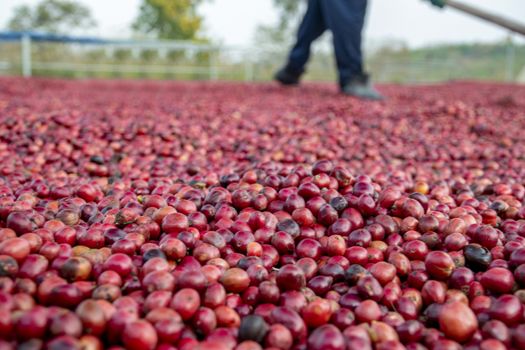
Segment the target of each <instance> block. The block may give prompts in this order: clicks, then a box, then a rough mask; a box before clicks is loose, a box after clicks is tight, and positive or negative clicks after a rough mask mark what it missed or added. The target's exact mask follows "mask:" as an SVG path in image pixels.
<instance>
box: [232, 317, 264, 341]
mask: <svg viewBox="0 0 525 350" xmlns="http://www.w3.org/2000/svg"><path fill="white" fill-rule="evenodd" d="M267 332H268V324H267V323H266V322H265V321H264V319H263V318H262V317H261V316H257V315H250V316H246V317H243V318H242V319H241V325H240V327H239V340H241V341H243V340H253V341H255V342H257V343H261V342H262V341H263V340H264V338H265V336H266V334H267Z"/></svg>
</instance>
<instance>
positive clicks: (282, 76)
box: [274, 66, 303, 85]
mask: <svg viewBox="0 0 525 350" xmlns="http://www.w3.org/2000/svg"><path fill="white" fill-rule="evenodd" d="M302 74H303V72H302V71H294V70H292V69H290V68H289V67H287V66H285V67H283V68H281V69H279V70H278V71H277V73H275V75H274V79H275V80H277V81H278V82H279V83H281V84H282V85H298V84H299V80H300V79H301V75H302Z"/></svg>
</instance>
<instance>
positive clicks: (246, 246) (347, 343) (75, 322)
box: [0, 78, 525, 350]
mask: <svg viewBox="0 0 525 350" xmlns="http://www.w3.org/2000/svg"><path fill="white" fill-rule="evenodd" d="M384 91H386V93H387V94H388V95H389V96H390V99H389V100H387V101H386V102H381V103H370V102H361V101H357V100H353V99H348V98H346V97H341V96H338V95H336V94H335V92H334V91H332V90H331V88H329V87H326V86H323V85H307V86H306V87H303V88H301V89H292V90H283V89H281V88H278V87H275V86H271V85H264V84H261V85H242V84H225V83H217V84H212V85H206V84H197V83H177V84H174V83H161V82H140V83H139V82H100V81H86V82H67V81H60V80H21V79H16V78H2V79H0V350H7V349H18V348H19V349H49V350H58V349H83V350H91V349H93V350H97V349H113V350H117V349H131V350H135V349H136V350H139V349H140V350H142V349H144V350H154V349H159V350H175V349H179V350H190V349H191V350H194V349H196V350H203V349H211V350H214V349H217V350H258V349H268V350H270V349H271V350H278V349H281V350H302V349H305V350H306V349H311V350H321V349H329V350H347V349H348V350H350V349H364V350H366V349H370V350H372V349H375V350H386V349H410V350H424V349H429V350H443V349H451V350H454V349H462V348H464V349H471V350H474V349H480V350H489V349H491V350H492V349H494V350H500V349H502V350H504V349H525V307H524V304H525V206H524V205H523V204H524V199H525V186H524V185H525V136H524V134H523V133H522V130H524V128H525V113H524V110H525V103H524V101H525V88H518V87H515V86H506V85H494V84H481V83H455V84H448V85H442V86H435V87H423V86H422V87H399V86H390V87H385V88H384ZM496 118H497V120H496Z"/></svg>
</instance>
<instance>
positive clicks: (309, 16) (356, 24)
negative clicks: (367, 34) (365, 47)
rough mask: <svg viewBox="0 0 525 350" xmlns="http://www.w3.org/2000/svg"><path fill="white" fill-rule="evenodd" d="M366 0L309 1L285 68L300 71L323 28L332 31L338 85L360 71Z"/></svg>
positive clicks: (361, 69) (346, 81)
mask: <svg viewBox="0 0 525 350" xmlns="http://www.w3.org/2000/svg"><path fill="white" fill-rule="evenodd" d="M366 5H367V0H308V9H307V10H306V14H305V15H304V18H303V21H302V22H301V26H300V27H299V31H298V33H297V42H296V43H295V46H294V47H293V49H292V51H291V52H290V56H289V58H288V65H287V68H288V69H289V70H291V71H292V72H297V73H302V72H303V71H304V66H305V65H306V62H307V61H308V58H309V56H310V46H311V44H312V42H313V41H314V40H315V39H317V38H318V37H320V36H321V34H323V33H324V31H325V30H326V29H330V30H331V31H332V35H333V39H334V51H335V58H336V62H337V69H338V71H339V84H341V85H344V84H346V83H348V82H349V81H350V79H352V77H354V76H356V75H358V74H360V73H362V72H363V56H362V54H361V31H362V29H363V24H364V21H365V14H366Z"/></svg>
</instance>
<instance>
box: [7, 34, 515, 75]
mask: <svg viewBox="0 0 525 350" xmlns="http://www.w3.org/2000/svg"><path fill="white" fill-rule="evenodd" d="M0 34H1V33H0ZM0 39H1V38H0ZM59 39H60V38H58V39H55V40H50V41H52V42H55V43H62V42H61V41H60V40H59ZM35 40H36V39H35ZM11 41H12V40H11ZM42 41H46V40H45V39H44V40H42V38H40V39H38V43H40V42H42ZM64 42H65V43H67V44H68V45H71V47H70V48H71V50H69V52H72V53H74V54H77V55H78V57H82V50H84V49H88V50H91V49H95V50H97V49H99V50H100V52H101V53H103V55H104V56H106V57H114V56H115V55H116V53H117V52H119V51H128V53H129V54H130V57H133V58H135V59H136V58H139V57H140V54H141V52H145V51H153V52H155V53H156V55H157V57H158V58H160V59H161V61H165V60H164V59H165V58H166V57H167V55H168V54H169V53H172V52H183V53H184V54H185V55H192V54H200V53H206V54H207V57H208V60H207V62H201V63H199V65H191V62H187V63H182V64H181V63H180V62H179V63H177V64H162V63H159V61H158V60H157V61H156V62H155V63H154V62H151V63H144V62H140V63H134V62H129V61H128V62H125V63H124V62H117V63H112V62H111V61H110V62H102V61H104V60H101V61H99V62H97V61H90V62H85V61H84V60H82V61H83V62H74V61H75V60H74V59H73V60H72V61H68V59H67V58H64V57H62V58H54V59H52V60H51V61H50V60H48V61H45V60H41V59H38V60H35V57H36V56H38V55H37V51H39V49H42V47H36V48H34V47H33V40H32V39H31V35H29V34H25V35H22V36H21V37H20V38H19V43H20V61H19V62H20V63H19V64H18V63H17V61H16V60H15V61H11V62H9V61H0V70H9V69H14V68H20V70H21V72H22V75H23V76H25V77H30V76H32V74H33V70H35V69H36V70H40V71H42V70H45V71H54V72H60V71H68V72H89V73H112V72H115V73H139V74H142V73H150V74H178V75H184V74H192V75H197V76H199V77H204V78H208V79H210V80H217V79H219V78H220V77H221V75H222V76H223V77H225V76H226V75H225V74H227V73H226V72H227V68H228V67H229V66H230V67H231V66H234V67H235V68H236V71H235V73H236V75H235V76H236V77H237V79H238V78H244V80H245V81H252V80H254V79H256V73H259V75H261V74H262V75H264V77H266V78H268V77H270V76H271V72H269V71H270V70H273V69H275V68H276V67H277V65H279V64H281V63H282V62H280V58H279V59H278V57H280V56H281V55H282V54H283V51H284V50H282V48H276V47H258V48H253V47H250V48H248V47H232V46H218V45H213V44H209V43H195V42H188V41H167V40H136V41H122V40H120V41H119V40H99V39H93V40H87V39H82V38H79V40H78V41H76V40H75V38H67V41H64ZM1 43H2V40H0V44H1ZM39 45H40V44H39ZM32 51H35V52H32ZM222 55H229V56H228V58H227V59H226V60H221V58H224V56H222ZM515 56H516V54H515V46H514V45H513V43H512V41H511V40H510V38H509V45H508V47H507V53H506V57H507V59H506V60H505V67H500V68H503V69H505V78H506V80H508V81H512V80H515V79H516V77H517V75H518V74H517V73H518V72H519V68H521V67H515V61H516V59H515ZM261 57H266V58H267V59H266V61H265V60H264V59H261ZM268 58H270V59H269V61H272V62H269V61H268ZM190 61H191V60H190ZM231 62H233V63H232V64H231V65H230V63H231ZM318 63H319V62H318ZM325 63H326V62H325ZM225 64H228V65H229V66H226V65H225ZM270 65H271V68H269V66H270ZM330 65H331V62H330ZM322 66H323V69H322V70H320V69H318V70H319V71H320V72H322V74H321V76H324V77H325V79H326V64H323V65H322ZM407 67H408V68H409V69H406V68H407ZM436 67H440V68H441V69H443V68H444V67H449V68H450V72H451V75H450V76H443V77H441V80H443V79H445V80H446V79H450V78H455V77H456V76H457V74H455V73H457V69H458V64H457V62H453V61H450V60H444V61H440V60H434V61H427V60H421V61H413V60H411V61H410V62H401V61H399V60H397V61H396V60H385V62H384V64H381V65H380V66H379V67H375V71H374V74H375V77H376V79H377V78H378V80H379V81H391V77H392V76H393V75H396V74H397V75H399V74H402V75H403V81H407V82H415V81H418V78H417V77H419V80H421V76H425V74H422V73H425V72H430V71H432V70H433V69H435V68H436ZM311 68H312V67H311ZM317 68H319V67H317ZM262 69H265V70H264V71H263V70H262ZM460 69H461V68H460ZM447 71H448V70H447ZM524 71H525V68H524ZM261 72H262V73H261ZM398 72H399V74H398ZM318 73H319V72H318ZM332 73H333V72H331V73H330V75H333V74H332ZM314 75H316V74H314ZM317 75H319V74H317ZM460 75H461V74H460ZM522 75H523V73H522ZM416 76H417V77H416ZM522 79H523V78H522Z"/></svg>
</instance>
